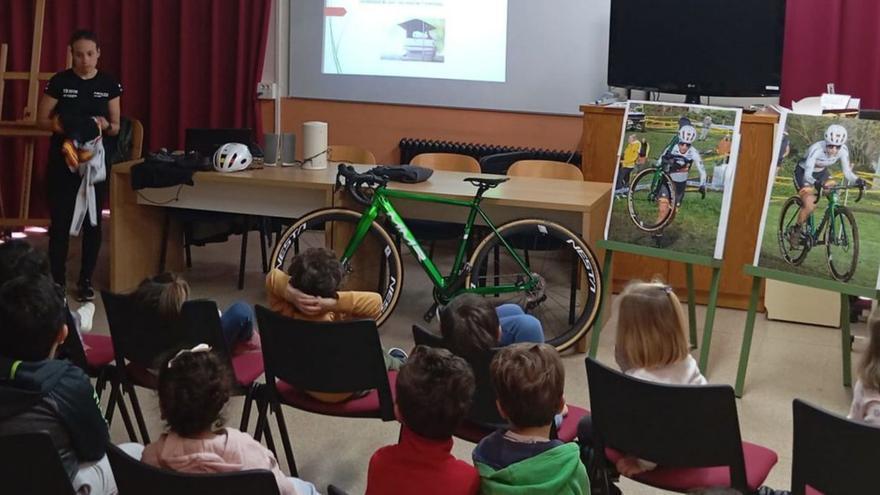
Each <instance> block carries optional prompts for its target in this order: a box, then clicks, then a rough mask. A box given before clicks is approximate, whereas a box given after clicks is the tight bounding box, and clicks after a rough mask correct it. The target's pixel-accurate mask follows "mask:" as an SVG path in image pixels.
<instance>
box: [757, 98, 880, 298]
mask: <svg viewBox="0 0 880 495" xmlns="http://www.w3.org/2000/svg"><path fill="white" fill-rule="evenodd" d="M779 125H780V127H781V130H782V131H781V133H780V135H779V137H778V138H777V143H776V152H775V153H774V156H775V157H776V163H774V164H773V166H771V167H770V177H769V180H768V184H769V186H770V187H769V188H768V192H767V198H766V201H765V205H764V221H763V224H762V225H763V230H762V233H761V236H762V237H761V241H760V243H759V244H758V250H759V252H758V253H756V258H757V260H756V264H758V265H759V266H761V267H764V268H771V269H776V270H783V271H787V272H791V273H796V274H799V275H808V276H812V277H817V278H820V279H824V280H836V281H839V282H847V283H850V284H856V285H858V286H860V287H865V288H872V289H873V288H878V287H880V286H878V270H880V198H878V197H877V189H876V188H874V187H873V186H874V185H876V184H878V182H877V181H878V170H880V122H876V121H869V120H859V119H839V118H832V117H829V116H811V115H797V114H793V113H786V114H784V115H782V116H780V124H779Z"/></svg>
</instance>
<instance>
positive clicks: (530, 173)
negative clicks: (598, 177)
mask: <svg viewBox="0 0 880 495" xmlns="http://www.w3.org/2000/svg"><path fill="white" fill-rule="evenodd" d="M507 175H512V176H517V177H538V178H543V179H567V180H581V181H582V180H584V173H583V172H581V169H579V168H578V167H576V166H575V165H572V164H570V163H566V162H555V161H553V160H520V161H518V162H515V163H514V164H513V165H511V166H510V168H508V169H507Z"/></svg>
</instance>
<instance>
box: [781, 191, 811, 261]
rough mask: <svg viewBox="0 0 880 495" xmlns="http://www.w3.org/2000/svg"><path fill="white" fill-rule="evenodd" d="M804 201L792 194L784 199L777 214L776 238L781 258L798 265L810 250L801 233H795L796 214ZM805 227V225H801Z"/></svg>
mask: <svg viewBox="0 0 880 495" xmlns="http://www.w3.org/2000/svg"><path fill="white" fill-rule="evenodd" d="M803 204H804V202H803V201H802V200H801V198H800V197H798V196H792V197H790V198H788V199H787V200H785V204H783V205H782V214H780V215H779V229H778V230H777V231H776V238H777V240H778V241H779V250H780V252H781V253H782V258H783V259H785V261H787V262H788V263H791V264H792V265H795V266H797V265H800V264H801V263H803V262H804V259H805V258H806V257H807V253H808V252H810V247H811V246H810V244H809V243H808V242H805V241H804V240H803V235H799V234H795V233H794V231H795V229H796V226H797V219H798V215H799V214H800V211H801V206H803ZM801 228H802V229H804V228H806V226H805V225H802V226H801Z"/></svg>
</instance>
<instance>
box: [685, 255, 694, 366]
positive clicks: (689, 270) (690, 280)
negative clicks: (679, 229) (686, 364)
mask: <svg viewBox="0 0 880 495" xmlns="http://www.w3.org/2000/svg"><path fill="white" fill-rule="evenodd" d="M685 274H686V275H687V289H688V327H689V328H690V341H691V349H696V348H697V307H696V296H695V295H694V265H692V264H690V263H686V264H685Z"/></svg>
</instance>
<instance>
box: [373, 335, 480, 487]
mask: <svg viewBox="0 0 880 495" xmlns="http://www.w3.org/2000/svg"><path fill="white" fill-rule="evenodd" d="M473 394H474V375H473V373H472V372H471V368H470V366H468V364H467V362H465V360H464V359H462V358H460V357H457V356H454V355H453V354H452V353H450V352H449V351H447V350H446V349H434V348H431V347H425V346H418V347H416V348H415V350H414V351H413V353H412V355H411V356H410V357H409V359H408V360H407V362H406V364H404V365H403V366H402V367H401V369H400V373H399V374H398V375H397V404H396V405H395V411H396V412H397V418H398V419H399V420H400V422H401V424H402V427H401V434H400V441H399V442H398V444H397V445H389V446H387V447H382V448H381V449H379V450H377V451H376V453H375V454H373V457H372V458H371V459H370V469H369V471H368V473H367V495H404V494H409V493H413V492H415V491H417V492H418V493H420V494H422V495H433V494H437V495H441V494H442V495H445V494H456V495H476V493H477V492H478V491H479V489H480V477H479V475H478V474H477V471H476V469H474V467H473V466H471V465H469V464H467V463H466V462H463V461H460V460H458V459H456V458H455V457H453V456H452V454H450V451H451V450H452V433H453V432H454V431H455V429H456V427H458V425H459V424H460V423H461V420H462V419H463V418H464V416H465V414H467V412H468V410H469V409H470V406H471V401H472V397H473Z"/></svg>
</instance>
